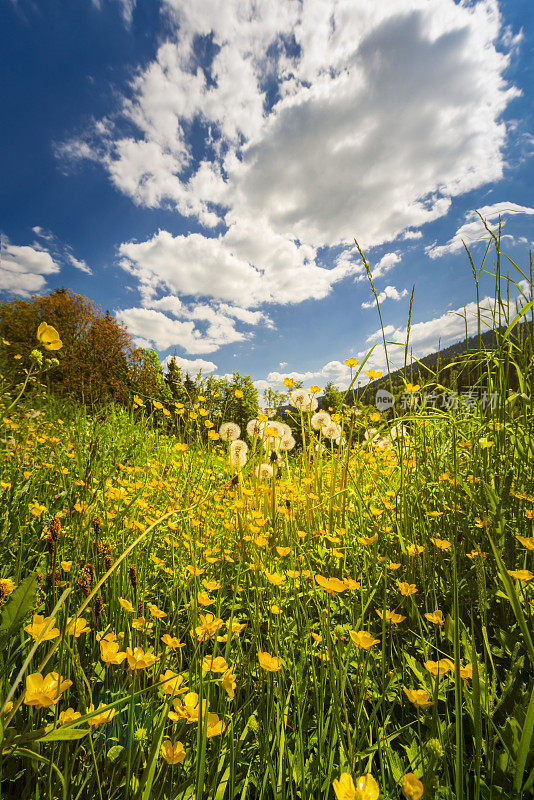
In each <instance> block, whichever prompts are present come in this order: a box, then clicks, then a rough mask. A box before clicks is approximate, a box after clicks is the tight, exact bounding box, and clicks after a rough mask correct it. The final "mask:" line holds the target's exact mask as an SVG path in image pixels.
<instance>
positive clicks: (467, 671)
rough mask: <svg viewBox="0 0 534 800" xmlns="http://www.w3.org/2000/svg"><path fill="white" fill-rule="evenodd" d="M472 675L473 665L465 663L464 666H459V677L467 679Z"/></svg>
mask: <svg viewBox="0 0 534 800" xmlns="http://www.w3.org/2000/svg"><path fill="white" fill-rule="evenodd" d="M472 677H473V665H472V664H466V665H465V667H460V678H462V680H464V681H467V680H469V679H470V678H472Z"/></svg>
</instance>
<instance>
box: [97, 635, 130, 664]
mask: <svg viewBox="0 0 534 800" xmlns="http://www.w3.org/2000/svg"><path fill="white" fill-rule="evenodd" d="M100 658H101V659H102V661H103V662H104V664H106V665H107V666H109V665H110V664H115V665H119V664H122V662H123V661H124V659H125V658H126V653H122V652H119V643H118V642H115V641H109V640H108V639H106V638H103V639H101V640H100Z"/></svg>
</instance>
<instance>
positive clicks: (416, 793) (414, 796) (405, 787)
mask: <svg viewBox="0 0 534 800" xmlns="http://www.w3.org/2000/svg"><path fill="white" fill-rule="evenodd" d="M423 789H424V787H423V784H422V783H421V781H420V780H419V778H417V777H416V776H415V775H414V774H413V772H407V773H406V775H405V776H404V778H403V779H402V793H403V795H404V796H405V797H406V798H408V800H420V798H421V797H422V796H423Z"/></svg>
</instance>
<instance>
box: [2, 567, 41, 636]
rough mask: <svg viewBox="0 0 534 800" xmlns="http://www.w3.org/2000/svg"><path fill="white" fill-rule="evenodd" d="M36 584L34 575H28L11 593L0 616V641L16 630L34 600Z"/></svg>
mask: <svg viewBox="0 0 534 800" xmlns="http://www.w3.org/2000/svg"><path fill="white" fill-rule="evenodd" d="M38 586H39V583H38V581H37V577H36V575H28V577H27V578H24V580H23V581H22V583H21V584H20V585H19V586H17V588H16V589H15V591H14V592H13V593H12V595H11V597H10V598H9V600H8V602H7V603H6V605H5V607H4V610H3V612H2V617H1V618H0V641H2V640H4V639H7V638H9V637H10V636H12V635H13V634H14V633H16V632H18V630H19V629H20V627H21V625H22V622H23V620H24V617H25V616H26V615H27V613H28V612H29V610H30V608H31V607H32V606H33V604H34V602H35V596H36V594H37V588H38Z"/></svg>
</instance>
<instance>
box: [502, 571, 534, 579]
mask: <svg viewBox="0 0 534 800" xmlns="http://www.w3.org/2000/svg"><path fill="white" fill-rule="evenodd" d="M507 572H508V575H511V576H512V578H515V579H516V580H517V581H530V580H532V578H534V575H533V574H532V572H530V571H529V570H528V569H509V570H507Z"/></svg>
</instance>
